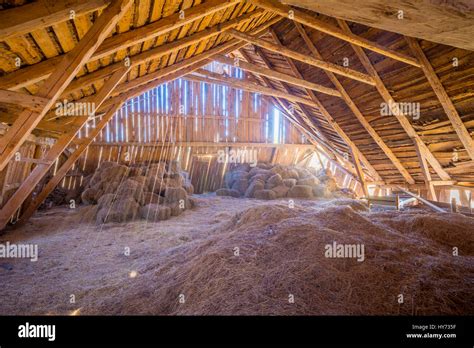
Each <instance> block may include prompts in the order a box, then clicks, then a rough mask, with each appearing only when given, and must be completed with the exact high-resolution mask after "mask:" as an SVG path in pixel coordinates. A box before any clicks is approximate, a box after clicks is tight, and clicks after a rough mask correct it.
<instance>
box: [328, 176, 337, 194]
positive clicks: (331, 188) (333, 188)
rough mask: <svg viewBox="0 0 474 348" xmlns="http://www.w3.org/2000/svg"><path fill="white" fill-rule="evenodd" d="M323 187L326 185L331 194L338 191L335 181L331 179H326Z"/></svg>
mask: <svg viewBox="0 0 474 348" xmlns="http://www.w3.org/2000/svg"><path fill="white" fill-rule="evenodd" d="M324 185H326V187H327V189H328V190H329V191H331V192H334V191H337V190H339V188H338V186H337V183H336V180H334V179H333V178H328V179H327V180H326V182H325V183H324Z"/></svg>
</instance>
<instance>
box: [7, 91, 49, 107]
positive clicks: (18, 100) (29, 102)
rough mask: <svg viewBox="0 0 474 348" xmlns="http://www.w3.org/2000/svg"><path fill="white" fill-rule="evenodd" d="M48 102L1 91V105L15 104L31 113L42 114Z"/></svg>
mask: <svg viewBox="0 0 474 348" xmlns="http://www.w3.org/2000/svg"><path fill="white" fill-rule="evenodd" d="M48 102H49V99H47V98H42V97H40V96H35V95H29V94H25V93H20V92H14V91H8V90H4V89H0V103H5V104H15V105H17V106H19V107H22V108H25V109H28V110H30V111H35V112H40V111H41V110H43V108H44V107H45V106H46V105H47V104H48Z"/></svg>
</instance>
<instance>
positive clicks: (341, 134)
mask: <svg viewBox="0 0 474 348" xmlns="http://www.w3.org/2000/svg"><path fill="white" fill-rule="evenodd" d="M270 33H271V35H272V37H273V39H274V40H275V42H277V43H278V44H280V43H281V42H280V39H279V38H278V35H276V33H275V32H274V31H270ZM286 62H287V63H288V65H289V66H290V68H291V70H292V71H293V73H294V74H295V75H296V76H297V77H299V78H303V75H302V74H301V72H300V71H299V69H298V67H297V66H296V64H295V63H294V62H293V61H292V60H291V59H290V57H286ZM306 93H307V94H308V95H309V97H310V98H311V100H313V101H314V102H315V103H316V104H317V105H318V109H319V110H320V111H321V114H322V115H323V116H324V118H325V119H326V121H327V122H328V124H329V125H330V126H331V127H332V128H333V129H334V131H335V132H336V133H337V134H338V135H339V137H340V138H341V139H342V141H344V142H345V143H346V144H347V146H348V147H349V148H351V147H352V149H353V150H355V152H356V153H357V155H358V157H359V159H360V160H361V161H362V163H363V164H364V166H365V167H366V168H367V170H368V172H369V173H370V174H371V176H372V178H373V179H374V180H375V181H383V180H382V178H381V177H380V175H379V173H378V172H377V171H376V170H375V168H374V167H373V166H372V164H371V163H370V162H369V160H368V159H367V158H366V157H365V155H364V154H363V153H362V152H361V151H360V150H359V148H358V147H357V145H356V144H355V143H354V142H353V141H352V140H351V139H350V137H349V136H348V135H347V134H346V132H344V130H343V129H342V128H341V127H340V126H339V124H338V123H337V122H336V120H335V119H334V118H333V117H332V116H331V114H330V113H329V111H327V109H326V108H325V107H324V105H323V104H322V103H321V101H320V100H319V99H318V97H316V95H315V94H314V93H313V91H311V90H306Z"/></svg>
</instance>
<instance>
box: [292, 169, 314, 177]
mask: <svg viewBox="0 0 474 348" xmlns="http://www.w3.org/2000/svg"><path fill="white" fill-rule="evenodd" d="M295 170H296V171H297V172H298V177H299V179H304V178H307V177H308V176H311V173H310V172H309V170H308V169H306V168H301V167H295Z"/></svg>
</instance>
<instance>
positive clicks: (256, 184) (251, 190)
mask: <svg viewBox="0 0 474 348" xmlns="http://www.w3.org/2000/svg"><path fill="white" fill-rule="evenodd" d="M264 188H265V184H264V182H263V181H260V180H255V181H252V182H251V183H250V185H249V187H248V188H247V190H246V191H245V193H244V197H245V198H253V197H254V196H255V192H256V191H260V190H263V189H264Z"/></svg>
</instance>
